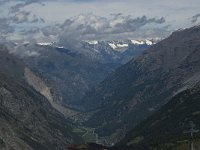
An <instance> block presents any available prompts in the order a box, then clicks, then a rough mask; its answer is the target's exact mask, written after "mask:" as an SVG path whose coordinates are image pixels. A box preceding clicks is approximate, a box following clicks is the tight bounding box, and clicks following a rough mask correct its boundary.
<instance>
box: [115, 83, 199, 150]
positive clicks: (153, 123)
mask: <svg viewBox="0 0 200 150" xmlns="http://www.w3.org/2000/svg"><path fill="white" fill-rule="evenodd" d="M199 98H200V86H199V85H197V86H195V87H194V88H192V89H188V90H185V91H183V92H181V93H179V94H177V95H176V96H175V97H173V98H172V99H171V100H170V101H169V102H168V103H167V104H166V105H165V106H163V107H162V108H161V109H160V110H159V111H158V112H156V113H155V114H153V115H152V116H150V117H149V118H147V119H146V120H144V121H142V122H141V123H140V124H138V125H137V126H136V127H135V128H134V129H133V130H131V131H129V132H128V134H127V135H126V137H125V138H124V139H123V140H122V141H121V142H120V143H119V144H117V146H115V147H114V148H113V149H115V150H116V149H119V150H120V149H121V150H129V149H138V150H139V149H145V150H150V149H163V150H167V149H170V150H183V149H189V147H190V140H193V142H194V148H195V149H200V131H199V129H200V109H199V108H200V101H199ZM191 129H193V131H194V133H193V139H191V135H190V131H191Z"/></svg>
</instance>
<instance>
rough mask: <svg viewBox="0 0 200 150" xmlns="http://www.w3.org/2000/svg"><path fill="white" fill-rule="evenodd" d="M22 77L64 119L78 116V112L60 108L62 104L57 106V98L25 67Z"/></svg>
mask: <svg viewBox="0 0 200 150" xmlns="http://www.w3.org/2000/svg"><path fill="white" fill-rule="evenodd" d="M24 76H25V78H26V80H27V82H28V84H29V85H31V86H32V87H33V88H34V89H35V90H36V91H38V92H39V93H40V94H42V95H43V96H44V97H46V99H47V100H48V101H49V103H50V104H51V106H52V107H53V108H55V109H56V110H57V111H59V112H60V113H62V114H63V115H65V117H72V116H74V115H77V114H78V112H76V111H74V110H72V109H69V108H67V107H64V106H62V104H59V100H57V99H56V98H57V97H56V96H54V95H53V94H52V91H51V89H50V88H49V87H48V86H47V85H46V84H45V82H44V81H43V80H42V79H41V78H40V77H39V76H37V75H36V74H34V72H32V71H31V70H30V69H29V68H27V67H25V70H24Z"/></svg>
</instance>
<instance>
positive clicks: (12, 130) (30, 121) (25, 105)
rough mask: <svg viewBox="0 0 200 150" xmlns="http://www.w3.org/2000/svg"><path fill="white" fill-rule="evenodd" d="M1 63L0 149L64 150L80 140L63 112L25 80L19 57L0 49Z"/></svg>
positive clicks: (41, 86)
mask: <svg viewBox="0 0 200 150" xmlns="http://www.w3.org/2000/svg"><path fill="white" fill-rule="evenodd" d="M0 63H1V65H0V149H1V148H2V149H5V150H19V149H20V150H32V149H36V150H45V149H52V150H55V149H58V150H62V149H63V150H64V149H66V148H67V147H68V145H69V144H71V143H74V142H75V141H76V142H78V141H81V139H80V138H79V137H77V136H76V135H74V134H73V133H72V125H71V124H70V123H69V122H68V121H67V120H66V119H65V118H64V116H63V115H61V114H60V113H59V112H58V111H56V110H55V109H54V108H53V107H52V106H51V104H50V103H49V102H48V100H47V99H46V98H45V97H44V96H42V95H41V94H40V93H39V92H37V91H36V90H34V89H33V87H31V86H30V85H28V83H27V82H26V81H25V77H24V73H25V72H24V71H25V66H24V64H23V63H22V62H21V61H19V60H18V59H16V58H15V57H13V56H11V55H9V54H8V53H6V52H4V51H2V50H0ZM26 71H27V69H26ZM29 81H30V80H29ZM39 81H40V80H38V82H39ZM33 85H34V84H33ZM42 88H45V86H44V85H43V84H40V90H42ZM38 90H39V88H38ZM43 91H44V92H43V94H46V96H49V95H48V94H49V93H48V90H46V91H45V90H43Z"/></svg>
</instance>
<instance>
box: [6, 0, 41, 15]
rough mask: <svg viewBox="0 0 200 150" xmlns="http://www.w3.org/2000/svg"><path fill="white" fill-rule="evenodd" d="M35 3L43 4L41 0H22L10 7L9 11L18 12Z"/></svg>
mask: <svg viewBox="0 0 200 150" xmlns="http://www.w3.org/2000/svg"><path fill="white" fill-rule="evenodd" d="M34 3H38V4H42V2H41V0H27V1H25V2H24V1H22V2H20V3H18V4H16V5H14V6H12V7H10V10H9V12H10V13H16V12H19V11H20V9H21V8H24V7H26V6H28V5H31V4H34Z"/></svg>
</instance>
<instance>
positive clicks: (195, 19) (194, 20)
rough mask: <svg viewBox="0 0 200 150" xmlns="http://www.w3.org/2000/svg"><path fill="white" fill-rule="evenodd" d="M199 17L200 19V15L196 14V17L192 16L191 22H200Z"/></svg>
mask: <svg viewBox="0 0 200 150" xmlns="http://www.w3.org/2000/svg"><path fill="white" fill-rule="evenodd" d="M199 17H200V14H196V15H194V16H192V20H191V22H192V23H196V22H197V21H198V19H199Z"/></svg>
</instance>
